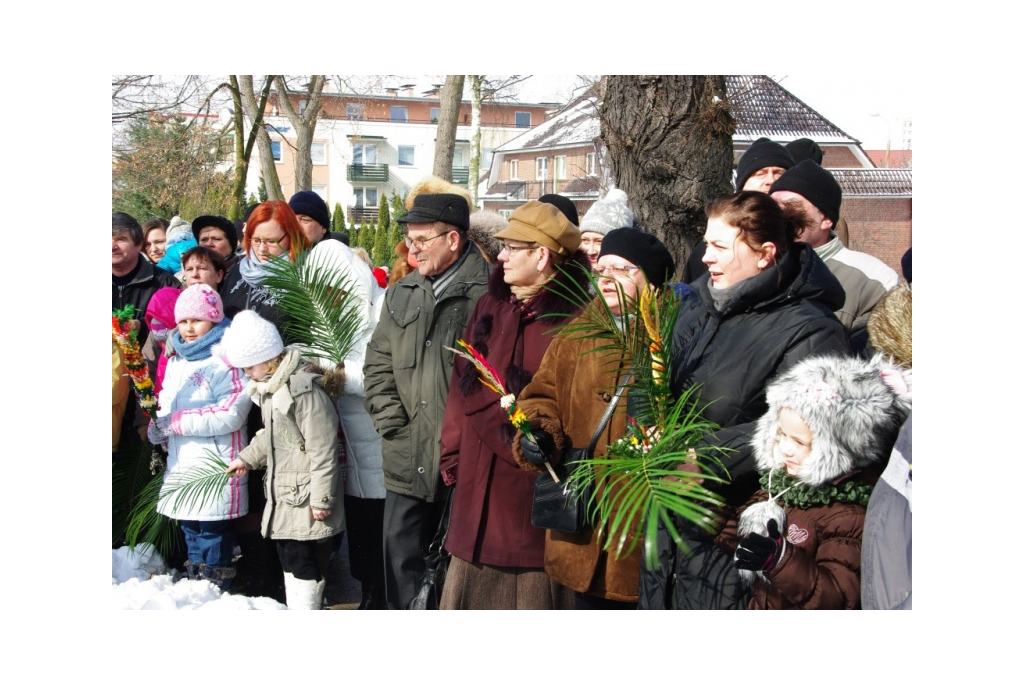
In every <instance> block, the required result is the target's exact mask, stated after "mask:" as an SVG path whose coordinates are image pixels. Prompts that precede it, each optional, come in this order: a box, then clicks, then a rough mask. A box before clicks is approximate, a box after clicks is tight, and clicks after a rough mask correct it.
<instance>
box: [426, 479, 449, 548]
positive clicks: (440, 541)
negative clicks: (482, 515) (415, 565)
mask: <svg viewBox="0 0 1024 685" xmlns="http://www.w3.org/2000/svg"><path fill="white" fill-rule="evenodd" d="M454 496H455V486H454V485H453V486H451V487H449V488H448V493H447V494H446V495H445V499H444V510H443V511H442V512H441V520H440V521H438V522H437V532H436V533H434V539H433V540H431V541H430V546H429V549H432V550H437V551H442V550H444V543H445V542H447V540H448V522H449V519H450V518H451V515H452V498H453V497H454Z"/></svg>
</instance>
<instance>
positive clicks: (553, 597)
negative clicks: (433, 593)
mask: <svg viewBox="0 0 1024 685" xmlns="http://www.w3.org/2000/svg"><path fill="white" fill-rule="evenodd" d="M573 602H574V596H573V592H572V590H570V589H569V588H567V587H564V586H562V585H559V584H558V583H556V582H555V581H553V580H551V578H549V577H548V574H546V573H544V569H541V568H508V567H504V566H487V565H486V564H471V563H469V562H468V561H463V560H462V559H459V558H458V557H455V556H453V557H452V559H451V562H450V563H449V564H448V575H447V576H446V577H445V581H444V591H443V592H442V593H441V608H442V609H572V608H573Z"/></svg>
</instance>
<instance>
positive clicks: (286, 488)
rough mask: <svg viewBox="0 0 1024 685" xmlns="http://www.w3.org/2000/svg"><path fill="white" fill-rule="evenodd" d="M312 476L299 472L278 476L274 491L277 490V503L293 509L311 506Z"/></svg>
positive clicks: (287, 472) (288, 472)
mask: <svg viewBox="0 0 1024 685" xmlns="http://www.w3.org/2000/svg"><path fill="white" fill-rule="evenodd" d="M311 481H312V476H310V474H309V473H300V472H298V471H284V472H282V473H279V474H277V478H276V482H275V483H274V489H275V490H277V501H278V502H280V503H281V504H287V505H289V506H292V507H301V506H305V505H308V504H309V484H310V482H311Z"/></svg>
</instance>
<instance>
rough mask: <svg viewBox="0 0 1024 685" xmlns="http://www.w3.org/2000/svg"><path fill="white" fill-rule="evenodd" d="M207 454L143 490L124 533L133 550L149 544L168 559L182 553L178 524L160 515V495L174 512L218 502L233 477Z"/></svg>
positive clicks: (159, 476)
mask: <svg viewBox="0 0 1024 685" xmlns="http://www.w3.org/2000/svg"><path fill="white" fill-rule="evenodd" d="M206 454H207V457H208V458H207V459H204V460H203V461H202V462H200V463H199V464H197V465H196V466H194V467H192V468H190V469H187V470H185V471H182V472H179V473H175V474H167V475H166V477H165V474H164V473H158V474H156V475H155V476H153V477H152V478H150V480H149V482H147V483H146V485H145V486H144V487H143V488H142V490H141V491H140V492H139V494H138V496H137V497H136V498H135V501H134V503H133V506H132V509H131V514H130V516H129V519H128V526H127V532H126V533H125V543H126V544H127V545H128V546H129V547H130V548H131V549H135V546H136V545H138V544H141V543H143V542H148V543H150V544H152V545H153V546H154V547H156V549H157V551H158V552H160V553H161V554H163V555H164V558H165V559H166V558H168V557H169V556H170V555H171V553H172V552H174V551H176V550H179V549H180V546H181V537H180V533H179V529H178V522H177V521H176V520H174V519H172V518H169V517H167V516H164V515H163V514H161V513H159V512H158V511H157V503H158V502H159V500H160V496H161V494H162V495H163V496H164V497H165V498H166V499H167V500H168V503H169V504H170V505H171V507H172V509H179V508H181V509H183V510H185V509H190V508H192V507H194V506H198V507H204V506H206V505H207V504H209V503H211V502H215V501H216V500H218V499H219V498H220V497H221V495H222V493H223V490H224V486H225V485H226V484H227V482H228V479H229V478H232V476H231V475H229V474H227V473H226V472H225V471H226V470H227V467H228V465H227V463H225V462H224V460H223V459H221V458H220V457H219V456H217V455H216V454H215V453H214V452H212V451H210V450H206Z"/></svg>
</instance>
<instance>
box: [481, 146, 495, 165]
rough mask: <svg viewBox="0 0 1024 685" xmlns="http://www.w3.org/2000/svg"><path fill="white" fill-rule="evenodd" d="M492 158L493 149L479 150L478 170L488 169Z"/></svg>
mask: <svg viewBox="0 0 1024 685" xmlns="http://www.w3.org/2000/svg"><path fill="white" fill-rule="evenodd" d="M492 157H494V148H490V147H485V148H484V149H482V150H480V168H481V169H490V168H491V158H492Z"/></svg>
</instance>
